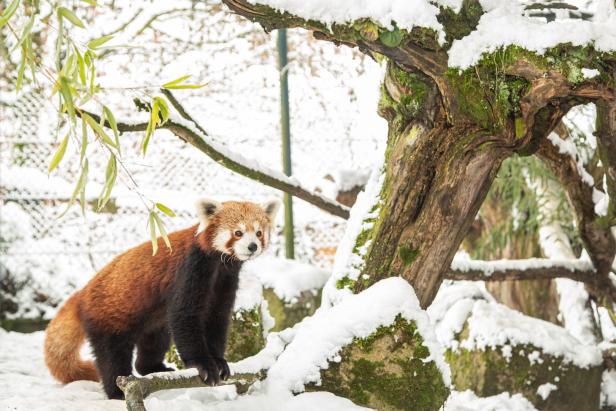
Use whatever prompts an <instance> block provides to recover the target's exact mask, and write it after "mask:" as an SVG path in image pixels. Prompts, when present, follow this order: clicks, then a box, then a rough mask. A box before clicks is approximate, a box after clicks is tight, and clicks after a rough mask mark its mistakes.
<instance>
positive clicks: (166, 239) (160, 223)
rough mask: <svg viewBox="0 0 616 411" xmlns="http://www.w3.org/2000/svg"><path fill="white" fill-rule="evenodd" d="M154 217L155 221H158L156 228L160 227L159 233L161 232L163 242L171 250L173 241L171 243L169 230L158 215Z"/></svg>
mask: <svg viewBox="0 0 616 411" xmlns="http://www.w3.org/2000/svg"><path fill="white" fill-rule="evenodd" d="M153 215H154V220H155V221H156V226H157V227H158V231H159V232H160V235H161V237H162V238H163V241H164V242H165V244H166V245H167V248H169V250H171V249H172V248H171V241H169V236H168V235H167V230H166V229H165V223H163V220H161V218H160V217H159V216H158V214H156V213H154V214H153Z"/></svg>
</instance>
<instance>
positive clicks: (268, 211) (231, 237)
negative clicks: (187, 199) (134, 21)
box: [197, 199, 280, 261]
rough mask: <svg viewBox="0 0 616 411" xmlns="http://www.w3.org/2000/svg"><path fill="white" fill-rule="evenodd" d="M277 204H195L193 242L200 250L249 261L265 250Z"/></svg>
mask: <svg viewBox="0 0 616 411" xmlns="http://www.w3.org/2000/svg"><path fill="white" fill-rule="evenodd" d="M279 206H280V203H279V202H278V201H277V200H272V201H268V202H267V203H265V204H263V205H259V204H256V203H250V202H244V201H226V202H224V203H219V202H217V201H214V200H207V199H203V200H199V201H198V202H197V211H198V213H199V220H200V224H199V228H198V229H197V240H198V242H199V244H200V246H201V247H202V248H203V249H204V250H217V251H220V252H221V253H223V254H227V255H230V256H232V257H235V258H237V259H238V260H241V261H246V260H250V259H253V258H255V257H257V256H258V255H260V254H261V253H262V252H263V250H265V249H266V248H267V246H268V243H269V239H270V235H271V233H270V231H271V228H272V226H273V224H274V217H275V216H276V212H277V211H278V207H279Z"/></svg>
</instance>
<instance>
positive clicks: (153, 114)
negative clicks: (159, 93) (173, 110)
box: [141, 99, 160, 156]
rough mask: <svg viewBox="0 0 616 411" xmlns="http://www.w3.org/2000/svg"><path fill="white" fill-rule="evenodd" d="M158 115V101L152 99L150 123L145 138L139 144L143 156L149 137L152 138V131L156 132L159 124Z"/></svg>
mask: <svg viewBox="0 0 616 411" xmlns="http://www.w3.org/2000/svg"><path fill="white" fill-rule="evenodd" d="M158 113H159V104H158V101H157V100H156V99H153V100H152V111H150V121H149V122H148V128H147V130H146V133H145V138H144V139H143V142H142V144H141V150H142V152H143V155H144V156H145V154H146V152H147V149H148V144H150V137H152V134H154V131H155V130H156V126H157V125H158V124H159V122H160V117H159V116H158Z"/></svg>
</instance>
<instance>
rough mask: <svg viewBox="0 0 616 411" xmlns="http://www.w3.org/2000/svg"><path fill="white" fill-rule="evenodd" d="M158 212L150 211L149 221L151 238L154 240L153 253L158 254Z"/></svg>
mask: <svg viewBox="0 0 616 411" xmlns="http://www.w3.org/2000/svg"><path fill="white" fill-rule="evenodd" d="M155 215H156V213H154V211H150V218H149V221H148V225H149V226H150V239H151V241H152V255H156V252H157V251H158V241H157V239H156V221H155V217H154V216H155Z"/></svg>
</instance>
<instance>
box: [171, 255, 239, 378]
mask: <svg viewBox="0 0 616 411" xmlns="http://www.w3.org/2000/svg"><path fill="white" fill-rule="evenodd" d="M223 260H224V259H223V258H221V254H220V253H218V252H204V251H202V250H201V249H200V248H199V247H198V246H196V245H195V246H193V248H192V249H191V250H190V252H189V253H188V255H187V256H186V258H185V259H184V261H183V262H182V265H181V266H180V268H179V270H178V271H177V274H176V282H175V284H174V287H173V290H172V291H171V296H170V301H169V306H168V310H169V312H168V315H169V317H168V318H169V325H170V328H171V333H172V335H173V340H174V341H175V345H176V347H177V349H178V353H179V354H180V358H181V359H182V361H183V362H184V364H185V365H186V367H187V368H193V367H194V368H197V369H198V371H199V375H200V376H201V378H203V379H204V381H205V383H206V384H209V385H216V384H218V383H219V382H220V379H221V375H222V374H224V375H225V376H226V375H227V374H228V373H229V372H228V366H227V363H226V361H224V359H223V358H222V354H224V345H225V340H226V329H227V326H228V324H226V323H225V324H217V323H216V321H215V320H214V318H215V317H213V316H211V315H210V313H216V312H218V311H225V313H224V315H222V318H223V319H224V318H226V319H227V320H226V321H227V322H228V317H229V316H230V308H229V307H232V306H233V301H232V300H233V297H230V298H231V301H230V303H229V302H227V303H226V305H225V304H223V305H222V306H221V305H220V304H221V301H222V300H223V298H222V296H221V298H220V299H219V298H216V297H217V293H219V292H221V290H220V289H219V288H217V287H216V286H217V284H226V281H224V280H223V279H220V276H225V275H228V274H229V273H228V272H227V271H226V270H221V269H220V267H221V266H222V264H223V263H222V261H223ZM225 266H233V267H234V268H233V271H235V277H237V273H238V272H239V269H240V266H241V262H235V261H232V262H225ZM234 284H235V286H234V287H237V278H235V280H234ZM232 294H233V295H234V294H235V289H234V290H233V293H232ZM209 318H211V319H212V320H213V321H214V322H213V323H212V322H209V321H208V329H206V328H205V327H206V319H209ZM210 345H211V346H212V348H214V349H215V350H216V351H215V352H211V351H210ZM215 355H220V358H217V357H215Z"/></svg>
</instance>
